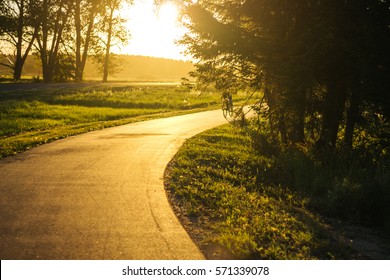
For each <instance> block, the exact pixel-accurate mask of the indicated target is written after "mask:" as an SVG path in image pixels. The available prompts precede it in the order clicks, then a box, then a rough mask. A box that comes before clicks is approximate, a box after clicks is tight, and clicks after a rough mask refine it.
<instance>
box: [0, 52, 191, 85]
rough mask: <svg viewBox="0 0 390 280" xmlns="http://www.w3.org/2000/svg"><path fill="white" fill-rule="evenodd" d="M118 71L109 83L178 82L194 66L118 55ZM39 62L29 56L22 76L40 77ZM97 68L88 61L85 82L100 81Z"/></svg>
mask: <svg viewBox="0 0 390 280" xmlns="http://www.w3.org/2000/svg"><path fill="white" fill-rule="evenodd" d="M117 59H118V60H119V65H120V67H119V69H118V70H119V71H118V72H117V73H116V74H114V75H112V76H109V80H111V81H152V82H155V81H164V82H165V81H166V82H175V81H180V80H181V78H183V77H187V78H188V72H190V71H192V70H193V68H194V66H193V64H192V62H185V61H178V60H174V59H165V58H154V57H146V56H132V55H119V56H118V57H117ZM7 71H8V69H6V68H5V67H3V66H0V76H1V75H5V74H7ZM41 73H42V70H41V68H40V63H39V60H38V59H37V58H36V57H35V56H29V57H28V59H27V62H26V64H25V66H24V69H23V76H26V77H33V76H38V75H40V76H41V75H42V74H41ZM101 76H102V75H101V74H100V73H99V70H98V66H97V65H96V64H95V63H94V62H93V60H92V59H88V61H87V65H86V67H85V71H84V79H85V80H101Z"/></svg>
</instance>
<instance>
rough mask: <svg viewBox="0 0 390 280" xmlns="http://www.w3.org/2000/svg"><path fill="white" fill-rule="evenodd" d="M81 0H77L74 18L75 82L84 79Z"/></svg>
mask: <svg viewBox="0 0 390 280" xmlns="http://www.w3.org/2000/svg"><path fill="white" fill-rule="evenodd" d="M80 5H81V0H76V3H75V9H74V18H75V26H76V69H75V82H81V81H82V79H83V74H82V71H83V69H82V65H81V18H80V17H81V14H80Z"/></svg>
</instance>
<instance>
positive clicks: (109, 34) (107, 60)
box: [103, 7, 115, 83]
mask: <svg viewBox="0 0 390 280" xmlns="http://www.w3.org/2000/svg"><path fill="white" fill-rule="evenodd" d="M114 10H115V9H114V7H111V11H110V18H109V20H108V31H107V45H106V56H105V57H104V66H103V82H104V83H106V82H107V80H108V68H109V65H110V48H111V37H112V24H113V22H112V19H113V17H114Z"/></svg>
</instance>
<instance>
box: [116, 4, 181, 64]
mask: <svg viewBox="0 0 390 280" xmlns="http://www.w3.org/2000/svg"><path fill="white" fill-rule="evenodd" d="M122 16H123V17H125V18H127V20H128V23H127V27H128V29H129V31H130V34H131V39H130V41H129V44H128V45H127V46H125V47H123V48H122V49H121V51H120V52H121V53H126V54H134V55H146V56H154V57H164V58H173V59H184V56H183V55H182V54H181V51H182V49H181V48H180V47H179V46H177V45H176V44H175V41H176V40H178V39H179V38H180V36H181V35H182V34H183V33H184V27H182V26H180V25H179V22H178V17H179V10H178V7H177V5H176V4H175V3H174V2H173V1H168V0H167V1H165V2H163V3H162V4H160V5H158V6H156V5H155V4H154V0H136V1H134V4H133V5H132V6H130V7H128V8H126V9H123V11H122Z"/></svg>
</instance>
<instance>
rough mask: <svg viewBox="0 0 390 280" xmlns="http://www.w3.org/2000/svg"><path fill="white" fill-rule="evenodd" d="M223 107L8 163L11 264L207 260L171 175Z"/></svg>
mask: <svg viewBox="0 0 390 280" xmlns="http://www.w3.org/2000/svg"><path fill="white" fill-rule="evenodd" d="M225 122H226V121H225V120H224V119H223V117H222V113H221V111H220V110H216V111H209V112H202V113H196V114H191V115H185V116H178V117H172V118H166V119H160V120H152V121H146V122H140V123H134V124H129V125H125V126H120V127H114V128H108V129H105V130H101V131H95V132H91V133H87V134H83V135H79V136H75V137H69V138H67V139H63V140H58V141H56V142H53V143H50V144H46V145H43V146H40V147H37V148H34V149H32V150H30V151H27V152H25V153H22V154H19V155H16V156H14V157H10V158H6V159H3V160H1V161H0V193H1V195H0V220H1V224H0V258H1V259H202V258H204V256H203V255H202V253H201V252H200V251H199V250H198V248H197V247H196V245H194V243H193V242H192V240H191V239H190V238H189V236H188V234H187V233H186V232H185V230H184V229H183V227H182V226H181V224H180V222H179V221H178V220H177V218H176V216H175V214H174V213H173V211H172V209H171V207H170V205H169V202H168V200H167V197H166V194H165V191H164V186H163V173H164V170H165V168H166V165H167V163H168V162H169V161H170V159H171V158H172V157H173V156H174V154H175V153H176V151H177V150H178V149H179V147H180V146H181V145H182V144H183V142H184V141H185V139H187V138H189V137H191V136H193V135H195V134H197V133H200V132H202V131H204V130H206V129H209V128H212V127H215V126H217V125H221V124H223V123H225Z"/></svg>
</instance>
